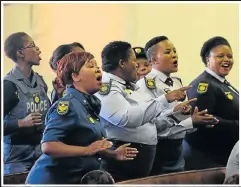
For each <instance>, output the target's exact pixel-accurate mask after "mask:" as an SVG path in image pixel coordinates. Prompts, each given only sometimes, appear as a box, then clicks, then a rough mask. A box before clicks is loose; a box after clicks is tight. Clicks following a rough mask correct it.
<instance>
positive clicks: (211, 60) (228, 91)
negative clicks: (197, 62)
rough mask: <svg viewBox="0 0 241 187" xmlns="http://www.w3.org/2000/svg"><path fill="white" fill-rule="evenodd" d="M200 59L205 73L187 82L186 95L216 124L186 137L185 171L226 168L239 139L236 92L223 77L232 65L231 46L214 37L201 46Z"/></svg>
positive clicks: (220, 38) (237, 95) (224, 40)
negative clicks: (193, 99) (213, 117)
mask: <svg viewBox="0 0 241 187" xmlns="http://www.w3.org/2000/svg"><path fill="white" fill-rule="evenodd" d="M200 56H201V58H202V61H203V63H204V65H205V66H206V70H205V71H204V72H202V73H201V74H200V75H199V76H198V77H197V78H196V79H194V80H193V81H192V82H191V83H190V84H191V85H192V88H191V89H189V90H188V91H187V95H188V97H189V98H197V102H196V103H195V105H197V106H198V108H199V109H200V110H203V109H207V110H208V111H209V113H210V114H212V115H213V116H215V117H216V118H217V119H218V120H219V123H218V124H217V125H216V126H215V127H214V128H211V129H209V128H203V129H198V130H197V132H195V133H193V134H190V135H188V136H187V142H188V143H189V145H187V146H189V147H188V148H187V153H188V152H189V153H190V154H187V157H188V159H189V160H190V164H189V167H190V168H189V169H203V168H209V167H217V166H226V164H227V160H228V157H229V155H230V152H231V150H232V148H233V146H234V145H235V143H236V142H237V141H238V139H239V92H238V90H237V89H236V88H234V87H233V86H232V85H231V84H230V83H228V81H227V80H226V78H225V77H226V76H227V75H228V74H229V72H230V71H231V69H232V66H233V63H234V60H233V52H232V49H231V46H230V44H229V42H228V41H227V40H226V39H225V38H223V37H220V36H216V37H213V38H210V39H209V40H207V41H206V42H205V43H204V44H203V47H202V49H201V53H200ZM195 153H196V154H195ZM194 154H195V155H194Z"/></svg>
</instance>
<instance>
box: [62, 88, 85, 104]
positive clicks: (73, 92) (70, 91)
mask: <svg viewBox="0 0 241 187" xmlns="http://www.w3.org/2000/svg"><path fill="white" fill-rule="evenodd" d="M67 94H70V95H73V96H74V97H76V98H77V99H78V100H80V101H84V100H85V97H84V95H85V94H84V93H82V92H80V91H79V90H77V89H75V88H66V95H67ZM84 102H85V101H84Z"/></svg>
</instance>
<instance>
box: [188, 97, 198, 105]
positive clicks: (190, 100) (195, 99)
mask: <svg viewBox="0 0 241 187" xmlns="http://www.w3.org/2000/svg"><path fill="white" fill-rule="evenodd" d="M194 101H197V98H193V99H189V100H188V101H186V102H187V104H190V103H192V102H194Z"/></svg>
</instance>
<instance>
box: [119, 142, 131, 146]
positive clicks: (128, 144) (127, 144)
mask: <svg viewBox="0 0 241 187" xmlns="http://www.w3.org/2000/svg"><path fill="white" fill-rule="evenodd" d="M130 145H131V144H130V143H126V144H123V145H122V146H121V147H128V146H130Z"/></svg>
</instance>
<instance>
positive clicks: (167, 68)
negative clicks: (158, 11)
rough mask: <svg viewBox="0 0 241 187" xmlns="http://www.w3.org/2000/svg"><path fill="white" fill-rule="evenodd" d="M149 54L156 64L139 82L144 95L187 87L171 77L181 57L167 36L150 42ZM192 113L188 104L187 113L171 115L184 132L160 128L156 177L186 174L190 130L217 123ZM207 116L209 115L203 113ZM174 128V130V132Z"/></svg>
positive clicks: (177, 105) (185, 111)
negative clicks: (185, 153)
mask: <svg viewBox="0 0 241 187" xmlns="http://www.w3.org/2000/svg"><path fill="white" fill-rule="evenodd" d="M145 51H146V53H147V57H148V60H149V61H150V63H151V65H152V71H151V72H150V73H149V74H147V75H146V76H145V77H144V78H142V79H140V80H139V81H138V82H137V84H138V85H139V86H140V89H141V90H142V91H143V92H146V93H149V94H150V95H151V96H152V97H154V98H155V97H158V96H160V95H163V94H166V93H170V92H171V91H173V90H176V89H180V88H182V87H183V85H182V81H181V79H180V78H177V77H173V76H171V73H174V72H177V71H178V55H177V52H176V48H175V46H174V45H173V43H172V42H171V41H170V40H169V39H168V38H167V37H166V36H157V37H154V38H152V39H150V40H149V41H148V42H147V43H146V46H145ZM150 83H152V84H150ZM184 99H185V98H184ZM182 100H183V99H182ZM186 100H187V99H186ZM194 101H195V99H192V100H190V101H188V104H189V103H192V102H194ZM180 103H181V102H180V101H173V102H172V103H169V105H168V108H170V109H172V108H175V107H179V106H182V104H180ZM190 111H191V108H190V105H188V107H186V109H184V110H183V111H180V112H178V113H175V114H172V116H171V117H172V118H173V119H174V121H175V123H176V125H177V126H179V128H183V129H184V130H183V131H182V132H178V133H176V134H170V133H167V131H166V129H157V131H158V143H157V152H156V156H155V161H154V164H153V168H152V172H151V174H152V175H158V174H164V173H170V172H180V171H183V170H184V168H185V160H184V158H183V151H182V142H183V139H184V137H185V135H186V133H187V131H189V132H192V131H193V130H194V127H198V126H200V125H201V126H203V124H202V122H203V120H209V123H206V125H212V124H213V118H212V117H208V116H207V117H204V116H203V117H200V116H199V117H198V118H197V116H196V115H193V116H191V115H190ZM203 113H205V112H204V111H203ZM206 115H207V114H206ZM205 118H206V119H205ZM172 128H174V127H171V128H170V129H172ZM170 129H169V130H170Z"/></svg>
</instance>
